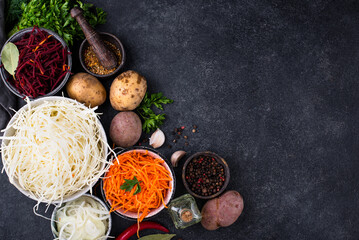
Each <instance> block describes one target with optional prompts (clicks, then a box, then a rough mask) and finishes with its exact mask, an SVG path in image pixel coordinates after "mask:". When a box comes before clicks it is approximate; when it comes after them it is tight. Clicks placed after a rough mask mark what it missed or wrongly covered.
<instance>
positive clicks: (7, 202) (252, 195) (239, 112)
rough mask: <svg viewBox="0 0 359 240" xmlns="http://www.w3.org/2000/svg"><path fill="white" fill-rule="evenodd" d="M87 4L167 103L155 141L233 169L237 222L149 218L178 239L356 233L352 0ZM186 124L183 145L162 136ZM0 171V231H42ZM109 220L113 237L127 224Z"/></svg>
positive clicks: (358, 53)
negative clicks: (100, 12) (217, 158)
mask: <svg viewBox="0 0 359 240" xmlns="http://www.w3.org/2000/svg"><path fill="white" fill-rule="evenodd" d="M96 5H97V6H99V7H102V8H104V10H105V11H106V12H108V13H109V14H108V24H107V25H106V26H102V27H100V28H99V30H101V31H107V32H110V33H113V34H115V35H117V36H118V37H119V38H120V39H121V40H122V41H123V44H124V46H125V48H126V52H127V56H128V61H127V63H126V67H125V69H133V70H136V71H138V72H140V73H142V74H143V75H144V76H145V77H146V78H147V80H148V85H149V91H150V92H159V91H161V92H163V93H164V94H165V95H166V96H168V97H170V98H172V99H174V101H175V102H174V103H173V104H172V105H170V106H167V107H166V108H165V110H166V113H167V114H168V118H167V121H166V122H165V125H164V126H163V130H164V132H165V133H166V135H167V137H168V142H167V143H166V145H167V144H171V145H172V149H168V148H167V147H163V148H161V149H160V151H161V152H162V153H163V154H164V155H165V156H167V157H170V154H171V152H172V151H174V150H177V149H185V150H186V151H188V152H189V154H193V153H195V152H197V151H202V150H211V151H214V152H216V153H218V154H219V155H221V156H222V157H224V158H225V159H226V160H227V162H228V164H229V166H230V168H231V181H230V184H229V186H228V189H235V190H237V191H239V192H240V193H241V194H242V195H243V197H244V201H245V209H244V212H243V214H242V216H241V217H240V218H239V220H238V221H237V222H236V223H235V224H233V225H232V226H230V227H228V228H222V229H219V230H217V231H212V232H209V231H206V230H204V229H203V228H202V226H201V225H200V224H198V225H195V226H192V227H189V228H187V229H185V230H176V229H175V228H174V226H173V224H172V223H171V220H170V218H169V216H168V215H167V213H166V212H162V213H161V214H160V215H158V216H157V217H155V218H153V220H155V221H158V222H160V223H162V224H164V225H165V226H167V227H169V228H170V230H171V232H174V233H176V234H177V236H178V237H181V238H183V239H268V240H269V239H273V240H274V239H283V240H284V239H336V240H337V239H358V238H359V230H358V229H359V228H358V225H359V221H358V215H359V208H358V200H359V192H358V182H359V175H358V171H359V161H358V156H359V148H358V144H359V139H358V131H359V121H358V117H359V112H358V102H359V101H358V100H359V84H358V76H359V68H358V61H359V34H358V29H359V28H358V26H359V2H358V1H325V0H311V1H309V0H305V1H299V0H295V1H284V0H272V1H269V0H268V1H255V0H239V1H205V0H201V1H190V0H186V1H148V2H145V1H110V0H105V1H98V2H96ZM75 67H76V66H75ZM77 69H80V68H79V67H78V66H77ZM110 83H111V80H107V81H104V84H105V85H106V87H107V88H109V86H110ZM1 91H2V93H3V92H4V90H3V89H2V90H1ZM99 110H100V111H101V112H103V113H104V115H103V117H102V122H103V124H104V126H105V129H106V131H108V129H109V124H110V121H111V118H112V117H113V116H114V115H115V114H116V112H115V111H114V110H113V109H112V108H111V107H110V105H109V102H108V101H107V102H106V104H105V105H104V106H102V107H101V108H100V109H99ZM193 124H196V125H198V129H199V132H198V133H196V134H192V133H191V132H190V131H189V130H188V128H187V133H188V136H189V143H190V144H189V146H188V147H185V146H184V141H183V139H182V140H181V141H179V142H178V143H177V144H175V145H174V144H173V143H171V140H172V139H173V137H172V136H171V131H172V129H173V128H175V127H178V126H182V125H184V126H186V127H190V126H191V125H193ZM182 165H183V162H182V164H180V167H179V168H177V169H176V173H177V178H178V181H177V184H178V187H177V190H176V196H180V195H181V194H183V193H185V190H184V188H183V186H182V183H181V180H180V172H181V166H182ZM0 179H1V182H2V184H1V185H0V192H1V197H0V239H29V240H30V239H50V238H51V231H50V223H49V221H47V220H44V219H42V218H39V217H36V216H35V215H34V214H33V213H32V207H33V206H34V204H35V202H34V201H32V200H29V199H27V198H26V197H24V196H22V195H21V194H20V193H19V192H18V191H17V190H16V189H15V188H14V187H13V186H12V185H10V183H9V182H8V180H7V177H6V175H5V174H1V175H0ZM198 203H199V205H200V206H202V205H203V203H204V202H203V201H198ZM113 220H114V223H113V231H112V235H114V236H116V235H118V234H119V233H120V232H122V231H123V230H124V229H125V228H126V227H128V226H129V225H131V224H132V223H133V222H130V221H127V220H124V219H122V218H119V217H117V216H114V218H113ZM150 232H151V231H146V232H144V233H150Z"/></svg>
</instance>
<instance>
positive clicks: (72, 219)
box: [51, 194, 112, 240]
mask: <svg viewBox="0 0 359 240" xmlns="http://www.w3.org/2000/svg"><path fill="white" fill-rule="evenodd" d="M111 225H112V219H111V215H110V212H109V210H108V208H107V206H106V204H105V203H104V202H102V201H101V200H100V199H99V198H97V197H95V196H93V195H90V194H84V195H83V196H81V197H79V198H77V199H75V200H72V201H69V202H66V203H64V204H62V205H61V206H59V207H56V208H55V209H54V211H53V213H52V216H51V231H52V233H53V235H54V237H55V240H64V239H67V240H75V239H81V240H95V239H96V240H99V239H103V240H105V239H107V237H108V236H109V235H110V232H111Z"/></svg>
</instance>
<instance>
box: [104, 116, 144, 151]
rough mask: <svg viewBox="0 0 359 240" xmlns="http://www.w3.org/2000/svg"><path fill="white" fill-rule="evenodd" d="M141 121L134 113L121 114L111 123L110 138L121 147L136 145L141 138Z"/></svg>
mask: <svg viewBox="0 0 359 240" xmlns="http://www.w3.org/2000/svg"><path fill="white" fill-rule="evenodd" d="M141 133H142V123H141V119H140V118H139V117H138V115H137V114H136V113H134V112H131V111H128V112H120V113H118V114H117V115H116V116H115V117H114V118H113V119H112V121H111V125H110V137H111V139H112V141H113V142H114V143H115V144H116V145H117V146H120V147H123V148H127V147H131V146H133V145H135V144H136V143H137V142H138V140H139V139H140V137H141Z"/></svg>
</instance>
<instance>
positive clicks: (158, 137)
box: [150, 128, 166, 148]
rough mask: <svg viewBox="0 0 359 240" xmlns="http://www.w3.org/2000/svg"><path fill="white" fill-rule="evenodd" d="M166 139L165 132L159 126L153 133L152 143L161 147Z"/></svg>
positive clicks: (156, 146)
mask: <svg viewBox="0 0 359 240" xmlns="http://www.w3.org/2000/svg"><path fill="white" fill-rule="evenodd" d="M165 139H166V137H165V134H164V133H163V132H162V131H161V129H159V128H157V130H156V131H155V132H154V133H152V135H151V138H150V145H151V146H152V147H153V148H159V147H161V146H162V145H163V143H164V142H165Z"/></svg>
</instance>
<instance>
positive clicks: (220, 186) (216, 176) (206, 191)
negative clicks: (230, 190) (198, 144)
mask: <svg viewBox="0 0 359 240" xmlns="http://www.w3.org/2000/svg"><path fill="white" fill-rule="evenodd" d="M229 177H230V175H229V167H228V164H227V162H226V161H225V160H224V159H223V158H222V157H220V156H218V155H217V154H215V153H213V152H208V151H206V152H198V153H195V154H193V155H192V156H190V157H189V158H188V159H187V160H186V162H185V163H184V165H183V170H182V180H183V184H184V186H185V187H186V189H187V191H188V192H189V193H190V194H191V195H193V196H195V197H197V198H201V199H211V198H215V197H217V196H218V195H220V194H221V193H222V192H223V191H224V190H225V189H226V187H227V185H228V182H229Z"/></svg>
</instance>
